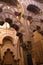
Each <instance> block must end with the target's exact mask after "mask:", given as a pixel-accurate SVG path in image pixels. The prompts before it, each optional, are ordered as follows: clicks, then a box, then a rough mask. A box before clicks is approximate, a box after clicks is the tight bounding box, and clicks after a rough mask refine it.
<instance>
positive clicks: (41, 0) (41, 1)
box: [35, 0, 43, 3]
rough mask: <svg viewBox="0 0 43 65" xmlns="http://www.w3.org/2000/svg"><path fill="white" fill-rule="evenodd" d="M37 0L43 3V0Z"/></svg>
mask: <svg viewBox="0 0 43 65" xmlns="http://www.w3.org/2000/svg"><path fill="white" fill-rule="evenodd" d="M35 1H37V2H40V3H43V0H35Z"/></svg>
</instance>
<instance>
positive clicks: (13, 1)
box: [0, 0, 18, 5]
mask: <svg viewBox="0 0 43 65" xmlns="http://www.w3.org/2000/svg"><path fill="white" fill-rule="evenodd" d="M0 2H5V3H7V4H9V5H16V4H17V3H18V1H17V0H0Z"/></svg>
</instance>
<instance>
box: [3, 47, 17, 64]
mask: <svg viewBox="0 0 43 65" xmlns="http://www.w3.org/2000/svg"><path fill="white" fill-rule="evenodd" d="M2 65H17V64H16V62H15V61H14V55H13V52H11V51H10V49H9V48H8V49H7V51H6V52H4V56H3V62H2Z"/></svg>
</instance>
